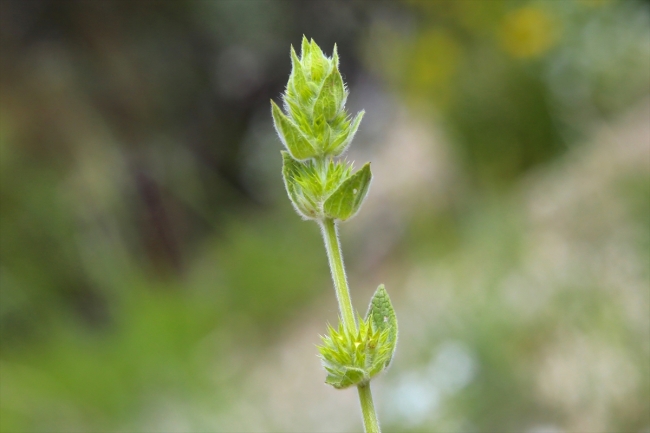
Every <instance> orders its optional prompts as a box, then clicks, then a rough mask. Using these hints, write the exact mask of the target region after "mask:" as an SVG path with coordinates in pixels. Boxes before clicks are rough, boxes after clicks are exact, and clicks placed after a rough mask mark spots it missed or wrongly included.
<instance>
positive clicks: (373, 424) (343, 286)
mask: <svg viewBox="0 0 650 433" xmlns="http://www.w3.org/2000/svg"><path fill="white" fill-rule="evenodd" d="M321 228H322V230H323V238H324V239H325V249H326V250H327V258H328V260H329V264H330V270H331V271H332V279H333V280H334V288H335V289H336V298H337V299H338V301H339V310H340V311H341V317H342V320H343V326H345V327H346V328H347V329H349V330H354V331H356V330H357V322H356V320H355V318H354V310H353V309H352V300H351V299H350V289H349V288H348V280H347V277H346V276H345V267H344V266H343V255H342V254H341V245H340V244H339V237H338V232H337V227H336V222H335V221H334V220H333V219H331V218H326V219H324V220H323V221H321ZM357 389H358V390H359V401H360V402H361V412H362V413H363V425H364V428H365V431H366V433H380V432H381V430H380V429H379V421H377V413H376V412H375V405H374V403H373V402H372V392H371V391H370V382H368V383H365V384H362V385H358V386H357Z"/></svg>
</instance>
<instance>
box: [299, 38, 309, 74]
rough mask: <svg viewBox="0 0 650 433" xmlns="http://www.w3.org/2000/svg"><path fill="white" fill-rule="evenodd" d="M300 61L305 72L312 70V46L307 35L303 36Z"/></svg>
mask: <svg viewBox="0 0 650 433" xmlns="http://www.w3.org/2000/svg"><path fill="white" fill-rule="evenodd" d="M300 61H301V63H302V68H303V70H304V71H310V70H311V44H310V43H309V41H308V40H307V37H306V36H305V35H302V46H301V51H300Z"/></svg>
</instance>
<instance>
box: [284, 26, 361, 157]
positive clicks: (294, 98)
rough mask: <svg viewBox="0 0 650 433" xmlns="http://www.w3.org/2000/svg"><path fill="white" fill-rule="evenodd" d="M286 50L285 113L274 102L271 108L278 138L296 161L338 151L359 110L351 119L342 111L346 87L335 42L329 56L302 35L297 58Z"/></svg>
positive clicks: (345, 143) (345, 144)
mask: <svg viewBox="0 0 650 433" xmlns="http://www.w3.org/2000/svg"><path fill="white" fill-rule="evenodd" d="M290 54H291V75H290V76H289V81H288V83H287V88H286V91H285V93H284V95H283V100H284V108H285V111H286V114H285V113H283V112H282V110H280V109H279V108H277V106H275V105H274V107H273V110H272V112H273V119H274V124H275V129H276V131H277V132H278V135H279V136H280V139H281V140H282V142H283V143H284V145H285V147H286V148H287V150H288V151H289V153H291V156H293V157H294V158H295V159H297V160H300V161H304V160H306V159H309V158H320V157H325V156H339V155H342V154H343V152H345V150H346V149H347V147H348V146H349V144H350V142H351V141H352V138H353V137H354V134H355V133H356V131H357V129H358V128H359V124H360V123H361V119H362V118H363V112H361V113H359V114H358V115H357V116H356V117H355V118H354V121H352V122H351V121H350V120H349V116H348V113H347V112H346V111H345V102H346V100H347V97H348V91H347V89H346V87H345V83H343V78H342V77H341V73H340V72H339V69H338V64H339V57H338V53H337V47H336V45H335V46H334V52H333V54H332V57H331V58H329V57H327V56H325V54H323V51H322V50H321V49H320V47H319V46H318V45H317V44H316V42H314V41H313V40H311V41H308V40H307V38H306V37H304V36H303V39H302V50H301V55H300V58H299V57H298V54H297V53H296V51H295V50H294V49H293V47H291V53H290Z"/></svg>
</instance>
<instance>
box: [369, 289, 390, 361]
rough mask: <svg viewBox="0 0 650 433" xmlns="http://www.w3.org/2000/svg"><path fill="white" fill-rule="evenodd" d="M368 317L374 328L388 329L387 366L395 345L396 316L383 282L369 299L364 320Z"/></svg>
mask: <svg viewBox="0 0 650 433" xmlns="http://www.w3.org/2000/svg"><path fill="white" fill-rule="evenodd" d="M368 318H372V322H373V324H374V325H375V329H379V330H381V331H383V330H385V329H388V330H389V341H388V343H389V344H390V345H391V348H390V358H389V360H388V362H386V366H388V364H390V361H391V359H392V358H393V354H394V353H395V347H396V345H397V316H396V315H395V310H394V309H393V304H392V303H391V302H390V297H389V296H388V292H387V291H386V288H385V287H384V285H383V284H380V285H379V287H377V291H375V294H374V295H373V296H372V299H371V300H370V305H369V306H368V312H367V313H366V320H367V319H368Z"/></svg>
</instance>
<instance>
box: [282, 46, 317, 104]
mask: <svg viewBox="0 0 650 433" xmlns="http://www.w3.org/2000/svg"><path fill="white" fill-rule="evenodd" d="M287 93H288V95H289V96H290V97H291V96H293V97H295V98H296V99H298V100H299V101H300V102H302V103H306V102H308V101H309V99H310V98H311V96H312V95H311V89H310V87H309V84H308V83H307V78H306V77H305V73H304V71H303V68H302V64H301V63H300V59H298V55H297V54H296V50H294V49H293V46H291V76H290V77H289V84H288V85H287Z"/></svg>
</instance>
